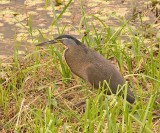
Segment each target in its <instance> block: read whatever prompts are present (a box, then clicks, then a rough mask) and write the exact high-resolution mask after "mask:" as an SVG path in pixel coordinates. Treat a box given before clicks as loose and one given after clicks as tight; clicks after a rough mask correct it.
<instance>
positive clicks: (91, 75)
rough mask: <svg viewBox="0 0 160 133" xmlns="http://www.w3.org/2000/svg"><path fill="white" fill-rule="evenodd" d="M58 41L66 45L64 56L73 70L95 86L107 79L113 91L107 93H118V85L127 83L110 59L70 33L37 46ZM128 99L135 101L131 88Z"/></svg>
mask: <svg viewBox="0 0 160 133" xmlns="http://www.w3.org/2000/svg"><path fill="white" fill-rule="evenodd" d="M56 41H60V42H61V43H63V44H64V45H65V46H66V50H65V53H64V57H65V60H66V63H67V65H68V66H69V67H70V69H71V71H72V72H73V73H74V74H76V75H77V76H79V77H81V78H82V79H84V80H85V81H87V82H89V83H90V84H91V85H93V86H94V87H95V88H99V84H100V83H101V84H102V83H103V81H104V80H106V81H107V83H108V85H109V87H110V90H111V91H112V92H110V91H107V94H111V93H114V94H116V92H117V88H118V85H123V84H124V83H125V80H124V78H123V77H122V75H121V74H120V73H119V71H118V70H117V68H116V67H115V66H114V65H113V64H111V62H110V61H109V60H107V59H106V58H104V57H103V56H102V55H101V54H99V53H98V52H96V51H94V50H92V49H89V48H88V47H86V46H85V45H83V44H82V43H81V42H80V41H78V40H77V39H75V38H74V37H72V36H70V35H61V36H59V37H57V38H55V39H54V40H51V41H49V42H44V43H40V44H38V45H37V46H42V45H44V44H53V43H55V42H56ZM105 88H107V85H105ZM127 101H128V102H130V103H134V101H135V98H134V94H133V93H132V92H131V90H130V89H129V88H128V89H127Z"/></svg>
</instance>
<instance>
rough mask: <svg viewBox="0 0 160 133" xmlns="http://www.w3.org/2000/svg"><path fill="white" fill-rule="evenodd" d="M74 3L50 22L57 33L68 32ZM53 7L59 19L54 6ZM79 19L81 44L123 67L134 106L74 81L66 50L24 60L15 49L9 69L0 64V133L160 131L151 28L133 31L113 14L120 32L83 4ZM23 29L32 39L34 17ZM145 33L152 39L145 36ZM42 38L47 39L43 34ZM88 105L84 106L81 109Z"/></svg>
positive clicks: (37, 52) (158, 74) (157, 57)
mask: <svg viewBox="0 0 160 133" xmlns="http://www.w3.org/2000/svg"><path fill="white" fill-rule="evenodd" d="M70 3H71V1H69V4H67V5H66V8H64V10H63V11H62V12H61V13H60V15H59V16H58V17H57V16H56V17H55V19H54V20H53V21H52V26H53V27H54V26H56V27H57V29H58V33H63V32H65V28H62V29H61V27H59V25H58V22H59V20H60V19H61V17H62V16H63V13H65V11H66V9H67V8H68V7H69V6H70ZM52 8H53V13H54V14H55V15H56V12H55V9H54V6H53V3H52ZM81 14H82V19H81V22H80V25H81V24H83V25H84V27H85V29H86V33H85V36H84V35H83V28H81V27H79V29H76V28H75V31H76V32H77V33H78V34H79V35H80V36H81V37H82V39H81V41H82V42H84V43H85V44H86V45H88V46H89V47H90V48H93V49H95V50H96V51H98V52H99V53H101V54H102V55H104V56H105V57H106V58H108V59H110V60H112V61H113V62H114V63H115V64H116V65H117V66H118V67H119V70H120V71H121V73H122V74H123V75H125V78H126V80H127V81H128V83H129V85H130V86H131V88H132V90H133V92H134V94H135V96H136V102H135V103H134V104H133V105H130V104H128V103H127V102H126V101H125V100H123V99H122V98H120V97H118V96H115V95H111V96H106V95H105V94H104V92H103V91H104V88H103V87H102V88H101V89H99V90H95V89H93V88H92V87H91V86H90V85H88V84H87V83H86V82H84V81H83V80H82V79H80V78H78V77H76V76H75V75H74V74H72V73H71V71H70V69H69V68H68V66H67V65H66V63H65V62H64V60H63V58H62V56H63V50H64V49H63V48H62V47H59V46H51V47H46V48H45V49H39V48H35V49H34V51H32V52H29V53H27V54H26V56H25V57H24V59H23V61H20V60H19V57H18V56H19V55H18V50H17V49H18V48H17V47H15V51H14V55H13V61H12V62H10V65H4V63H3V62H2V61H1V64H0V70H1V73H0V74H1V78H0V119H1V120H0V125H1V126H0V130H1V131H2V132H37V133H39V132H41V133H43V132H45V133H48V132H55V133H56V132H63V133H68V132H73V133H79V132H83V133H85V132H87V133H93V132H96V133H101V132H104V133H106V132H108V133H119V132H120V133H124V132H129V133H131V132H137V133H152V132H159V131H160V127H159V125H160V124H159V123H160V121H159V120H160V114H159V113H160V112H159V111H160V104H159V102H160V101H159V100H160V99H159V97H160V90H159V86H160V71H159V69H160V65H159V64H160V52H159V51H160V50H159V49H158V50H157V49H156V48H157V46H158V47H159V46H160V43H159V42H158V40H156V38H155V37H153V36H152V30H153V29H152V25H153V24H151V26H150V28H149V29H143V26H142V25H143V24H142V23H141V24H140V28H133V27H132V26H131V23H132V22H131V21H129V22H128V21H127V20H126V19H125V18H120V17H118V16H116V15H115V14H110V16H111V17H114V18H115V19H116V20H117V21H118V22H119V24H120V25H119V26H118V28H112V27H110V26H108V25H107V24H105V22H104V21H103V20H101V18H100V17H97V16H96V15H89V14H86V12H85V10H84V7H83V5H82V1H81ZM137 19H141V18H140V17H139V18H137ZM88 20H92V21H88ZM94 22H96V23H97V24H98V25H99V27H97V26H96V25H95V23H94ZM20 23H21V22H20ZM23 26H24V25H23ZM24 29H27V30H28V33H29V34H30V35H31V38H32V39H33V38H34V36H33V33H32V32H33V30H32V29H33V27H32V17H31V16H30V17H29V28H27V27H24ZM146 33H147V34H148V37H145V34H146ZM39 34H41V36H43V35H42V33H41V31H40V30H39ZM48 39H49V38H48ZM122 40H125V41H122ZM146 40H148V42H146ZM16 46H18V43H16ZM115 60H116V62H117V63H116V62H115ZM126 86H127V84H126ZM124 87H125V86H124ZM84 100H85V102H86V103H85V106H84V104H81V101H84Z"/></svg>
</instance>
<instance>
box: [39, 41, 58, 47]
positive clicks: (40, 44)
mask: <svg viewBox="0 0 160 133" xmlns="http://www.w3.org/2000/svg"><path fill="white" fill-rule="evenodd" d="M59 42H60V41H59V40H51V41H46V42H42V43H39V44H36V46H44V45H48V44H49V45H50V44H55V43H59Z"/></svg>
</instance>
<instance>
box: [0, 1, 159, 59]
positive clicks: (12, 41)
mask: <svg viewBox="0 0 160 133" xmlns="http://www.w3.org/2000/svg"><path fill="white" fill-rule="evenodd" d="M66 3H67V1H65V3H63V5H61V6H57V7H55V10H56V13H57V15H58V14H60V12H61V11H62V9H63V7H64V5H65V4H66ZM83 6H84V9H85V12H86V14H87V15H92V14H94V15H96V16H98V17H100V18H101V19H102V20H104V22H106V23H107V24H108V25H110V26H112V27H117V26H119V23H118V22H117V20H115V19H114V18H109V19H108V16H109V15H110V14H111V13H116V15H117V16H121V17H122V16H124V17H125V18H126V19H131V18H132V17H133V15H134V14H136V13H140V14H143V19H144V22H145V23H144V24H145V25H149V24H153V23H159V20H157V17H156V15H155V12H154V11H151V10H150V8H147V7H148V5H147V1H146V0H140V1H137V0H136V1H134V2H132V1H131V0H111V1H104V0H84V1H83ZM81 16H82V15H81V7H80V1H79V0H74V1H73V2H72V3H71V5H70V6H69V8H68V9H67V11H66V12H65V13H64V15H63V16H62V18H61V19H60V21H59V22H58V25H60V26H62V27H63V26H64V25H66V30H65V33H67V34H74V35H76V34H77V32H76V31H75V28H78V27H79V26H80V21H81ZM53 18H54V16H53V12H52V8H51V6H49V7H47V8H45V1H43V0H37V1H31V0H10V1H7V0H2V1H1V3H0V31H1V32H0V58H5V57H7V56H11V55H13V51H14V48H15V45H16V46H17V45H18V49H19V51H18V52H19V54H22V55H23V54H25V50H26V48H30V47H31V44H35V43H36V41H37V40H38V39H37V38H38V36H39V32H38V30H41V32H42V33H43V34H44V35H45V37H46V38H48V35H49V36H51V35H56V34H58V32H57V29H56V28H55V27H52V30H50V26H51V23H52V21H53ZM29 19H30V20H31V21H32V24H31V25H30V24H29ZM138 23H139V22H138V21H136V19H135V21H134V22H133V25H134V26H137V25H138ZM29 25H30V26H31V27H32V29H31V30H32V32H33V33H32V34H33V38H32V39H31V37H30V35H29V32H28V30H27V28H29ZM81 26H82V25H81ZM97 26H98V25H97ZM159 28H160V26H156V30H155V31H154V33H153V34H156V32H157V31H158V29H159ZM84 31H85V29H84Z"/></svg>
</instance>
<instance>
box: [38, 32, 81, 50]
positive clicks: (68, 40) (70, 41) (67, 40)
mask: <svg viewBox="0 0 160 133" xmlns="http://www.w3.org/2000/svg"><path fill="white" fill-rule="evenodd" d="M55 43H62V44H64V45H65V46H66V47H69V46H72V45H81V42H80V41H79V40H77V39H76V38H74V37H73V36H71V35H60V36H58V37H56V38H54V39H53V40H50V41H46V42H42V43H39V44H37V45H36V46H43V45H46V44H55Z"/></svg>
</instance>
